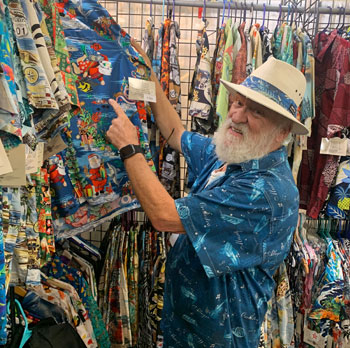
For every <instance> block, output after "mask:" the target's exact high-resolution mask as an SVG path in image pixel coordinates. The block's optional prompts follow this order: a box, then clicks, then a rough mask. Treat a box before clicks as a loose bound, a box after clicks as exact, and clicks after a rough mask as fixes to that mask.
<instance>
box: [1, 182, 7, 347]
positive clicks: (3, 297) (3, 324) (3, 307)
mask: <svg viewBox="0 0 350 348" xmlns="http://www.w3.org/2000/svg"><path fill="white" fill-rule="evenodd" d="M2 194H3V193H2V188H1V187H0V266H1V271H0V304H1V305H0V344H5V343H6V341H7V331H6V322H7V321H6V287H5V281H6V273H5V267H4V266H5V253H4V238H3V227H2V226H3V225H2V221H3V220H2V214H3V209H2V204H3V199H2Z"/></svg>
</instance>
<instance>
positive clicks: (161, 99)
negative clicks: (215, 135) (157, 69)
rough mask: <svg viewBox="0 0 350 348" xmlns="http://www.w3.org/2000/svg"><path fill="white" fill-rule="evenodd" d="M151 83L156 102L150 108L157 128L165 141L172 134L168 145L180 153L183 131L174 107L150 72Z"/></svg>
mask: <svg viewBox="0 0 350 348" xmlns="http://www.w3.org/2000/svg"><path fill="white" fill-rule="evenodd" d="M151 79H152V81H154V83H155V84H156V95H157V102H156V103H151V108H152V112H153V115H154V117H155V120H156V122H157V126H158V128H159V130H160V132H161V133H162V135H163V137H164V138H165V139H168V138H169V136H170V134H171V133H172V131H173V130H174V131H173V134H172V135H171V136H170V138H169V141H168V142H169V145H170V146H171V147H172V148H173V149H175V150H177V151H181V135H182V133H183V131H184V126H183V125H182V122H181V119H180V117H179V115H178V114H177V112H176V110H175V109H174V107H173V106H172V105H171V104H170V102H169V100H168V98H167V97H166V95H165V93H164V92H163V90H162V87H161V85H160V83H159V81H158V79H157V77H156V75H155V74H154V72H153V71H152V75H151Z"/></svg>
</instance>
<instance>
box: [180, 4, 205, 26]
mask: <svg viewBox="0 0 350 348" xmlns="http://www.w3.org/2000/svg"><path fill="white" fill-rule="evenodd" d="M173 2H174V3H175V0H173ZM206 12H207V0H204V1H203V14H202V21H203V22H204V23H205V22H206Z"/></svg>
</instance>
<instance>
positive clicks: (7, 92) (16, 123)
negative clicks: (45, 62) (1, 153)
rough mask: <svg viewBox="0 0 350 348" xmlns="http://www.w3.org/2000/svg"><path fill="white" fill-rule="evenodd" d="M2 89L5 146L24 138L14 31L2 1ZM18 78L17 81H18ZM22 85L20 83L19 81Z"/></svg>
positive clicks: (0, 110) (0, 124)
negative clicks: (18, 95)
mask: <svg viewBox="0 0 350 348" xmlns="http://www.w3.org/2000/svg"><path fill="white" fill-rule="evenodd" d="M0 5H2V6H0V85H1V86H0V87H1V89H0V91H1V92H2V98H1V99H2V100H1V103H0V138H1V140H2V142H3V144H4V146H5V148H11V147H13V146H17V145H19V143H20V142H21V140H22V121H21V118H20V105H19V103H18V97H17V87H16V82H18V79H16V77H15V68H16V66H15V61H14V59H13V57H14V55H15V52H14V47H13V44H12V42H13V41H14V40H13V37H11V35H12V34H13V31H12V30H11V29H9V24H10V25H11V23H7V22H8V21H6V18H7V19H8V16H6V17H5V11H8V9H7V7H6V8H5V7H4V5H3V4H2V2H1V3H0ZM16 80H17V81H16ZM19 85H20V83H19Z"/></svg>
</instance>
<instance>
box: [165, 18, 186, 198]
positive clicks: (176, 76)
mask: <svg viewBox="0 0 350 348" xmlns="http://www.w3.org/2000/svg"><path fill="white" fill-rule="evenodd" d="M179 37H180V29H179V25H178V23H177V22H174V21H172V22H171V24H170V28H169V51H170V52H169V101H170V104H171V105H172V106H173V107H174V109H175V110H176V112H177V113H178V115H179V117H180V118H181V99H180V98H181V81H180V67H179V61H178V55H177V40H178V39H179ZM161 155H162V159H163V161H162V162H161V165H162V168H161V177H160V181H161V183H162V184H163V186H164V187H165V189H166V190H167V191H168V193H169V194H170V195H171V196H172V197H173V198H179V197H180V196H181V187H180V157H179V154H178V153H177V152H176V151H175V150H173V149H172V148H171V147H170V146H169V144H165V145H164V147H163V149H162V153H161Z"/></svg>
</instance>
